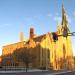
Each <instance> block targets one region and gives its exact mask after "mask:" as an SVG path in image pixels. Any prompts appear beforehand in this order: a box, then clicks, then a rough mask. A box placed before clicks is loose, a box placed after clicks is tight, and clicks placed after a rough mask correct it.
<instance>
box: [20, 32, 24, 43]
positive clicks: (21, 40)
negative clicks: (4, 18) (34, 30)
mask: <svg viewBox="0 0 75 75" xmlns="http://www.w3.org/2000/svg"><path fill="white" fill-rule="evenodd" d="M23 41H24V34H23V32H20V42H23Z"/></svg>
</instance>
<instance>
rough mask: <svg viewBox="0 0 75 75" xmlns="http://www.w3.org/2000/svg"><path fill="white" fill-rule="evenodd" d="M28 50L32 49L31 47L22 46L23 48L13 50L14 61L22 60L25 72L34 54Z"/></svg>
mask: <svg viewBox="0 0 75 75" xmlns="http://www.w3.org/2000/svg"><path fill="white" fill-rule="evenodd" d="M30 50H32V48H25V47H24V48H20V49H16V50H15V51H14V52H13V58H14V59H16V61H18V62H23V63H24V64H25V67H26V72H27V69H28V67H29V63H32V62H33V61H34V59H35V56H34V55H33V54H32V53H30Z"/></svg>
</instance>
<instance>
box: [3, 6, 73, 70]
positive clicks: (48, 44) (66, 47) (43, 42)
mask: <svg viewBox="0 0 75 75" xmlns="http://www.w3.org/2000/svg"><path fill="white" fill-rule="evenodd" d="M65 30H67V32H68V33H70V30H69V26H68V21H67V17H66V13H65V9H64V6H63V5H62V24H60V22H58V27H57V31H56V32H54V33H56V34H57V35H62V34H63V32H64V31H65ZM23 47H27V48H35V47H36V49H35V55H36V57H37V58H36V62H35V65H36V68H40V67H45V68H52V69H54V70H60V69H64V68H68V69H73V68H74V59H73V52H72V42H71V36H68V37H64V36H59V37H58V40H57V41H56V42H54V39H53V32H48V33H46V34H43V35H40V36H35V35H34V29H33V28H30V37H29V40H27V41H24V40H23V33H21V41H20V42H18V43H14V44H10V45H6V46H3V53H2V55H3V56H6V55H10V57H11V54H12V53H13V52H14V50H16V49H19V48H23ZM31 52H33V51H31ZM10 57H9V58H10ZM4 58H5V57H4ZM4 58H3V59H4ZM9 58H7V59H8V60H9ZM2 61H5V60H2ZM13 62H14V61H13ZM12 65H13V64H11V65H9V66H12ZM6 66H7V65H6Z"/></svg>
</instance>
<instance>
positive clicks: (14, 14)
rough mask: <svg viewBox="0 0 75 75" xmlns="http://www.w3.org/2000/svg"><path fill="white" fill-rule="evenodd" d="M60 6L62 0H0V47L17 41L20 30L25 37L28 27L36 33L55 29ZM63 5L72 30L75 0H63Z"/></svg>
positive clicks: (74, 19) (26, 36)
mask: <svg viewBox="0 0 75 75" xmlns="http://www.w3.org/2000/svg"><path fill="white" fill-rule="evenodd" d="M61 6H62V0H0V47H1V48H2V46H4V45H7V44H10V43H15V42H19V41H20V40H19V39H20V38H19V33H20V32H21V31H23V32H24V39H27V38H28V37H29V28H30V27H34V29H35V34H37V35H41V34H43V33H47V32H54V31H56V30H57V24H58V20H60V22H61V15H62V14H61V8H62V7H61ZM64 6H65V10H66V13H67V15H68V16H67V17H68V22H69V27H70V30H71V32H74V31H75V28H74V27H75V26H74V24H75V8H74V7H75V0H65V1H64ZM74 38H75V37H72V39H73V40H72V41H73V51H74V50H75V46H74V44H75V43H74V42H75V39H74ZM0 53H1V52H0ZM74 53H75V51H74Z"/></svg>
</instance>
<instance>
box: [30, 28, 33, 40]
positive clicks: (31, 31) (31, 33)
mask: <svg viewBox="0 0 75 75" xmlns="http://www.w3.org/2000/svg"><path fill="white" fill-rule="evenodd" d="M32 38H34V28H30V39H32Z"/></svg>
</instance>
